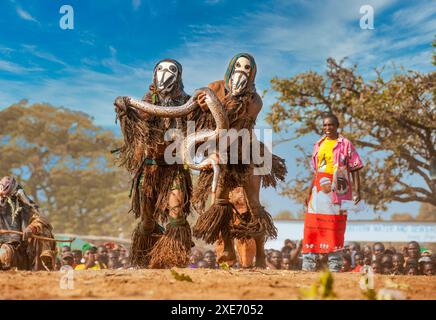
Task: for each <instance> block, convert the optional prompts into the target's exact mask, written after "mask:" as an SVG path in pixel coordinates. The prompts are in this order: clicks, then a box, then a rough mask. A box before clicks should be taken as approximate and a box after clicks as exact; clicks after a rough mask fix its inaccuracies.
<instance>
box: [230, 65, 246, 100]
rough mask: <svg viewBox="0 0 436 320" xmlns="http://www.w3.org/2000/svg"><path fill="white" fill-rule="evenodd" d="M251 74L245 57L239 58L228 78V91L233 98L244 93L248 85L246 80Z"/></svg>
mask: <svg viewBox="0 0 436 320" xmlns="http://www.w3.org/2000/svg"><path fill="white" fill-rule="evenodd" d="M250 74H251V65H250V60H248V59H247V58H245V57H239V58H238V60H236V63H235V67H234V70H233V74H232V76H231V77H230V84H229V85H230V91H231V94H232V95H233V96H237V95H240V94H242V93H244V91H245V89H246V88H247V85H248V79H249V78H250Z"/></svg>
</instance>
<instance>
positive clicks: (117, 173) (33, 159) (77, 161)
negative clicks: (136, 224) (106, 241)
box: [0, 100, 134, 236]
mask: <svg viewBox="0 0 436 320" xmlns="http://www.w3.org/2000/svg"><path fill="white" fill-rule="evenodd" d="M0 123H1V124H2V125H1V126H0V175H2V176H4V175H10V174H13V175H15V176H17V178H18V180H19V182H20V183H21V184H22V185H23V187H24V189H25V191H26V192H27V193H28V194H29V195H30V196H31V197H32V198H33V199H34V200H35V201H36V202H37V203H38V204H39V205H40V207H41V209H42V212H43V213H45V214H46V215H47V216H48V218H49V219H50V221H51V223H52V224H53V227H54V231H55V232H57V233H79V234H95V235H111V236H118V235H119V233H120V232H122V231H124V232H126V233H127V232H130V230H131V228H132V222H133V220H134V219H132V217H131V216H130V215H128V214H127V211H128V209H129V199H128V192H127V190H128V189H129V186H128V180H127V178H128V177H127V175H126V174H125V173H124V172H122V170H120V169H119V168H117V167H116V166H115V164H114V163H113V159H112V158H111V154H110V150H111V149H113V148H115V147H116V146H117V144H119V143H118V142H117V140H116V138H115V136H114V134H113V133H112V132H111V131H109V130H103V129H101V128H99V127H97V126H95V125H94V124H93V119H92V118H91V117H89V116H88V115H86V114H84V113H81V112H75V111H71V110H68V109H65V108H57V107H54V106H51V105H49V104H45V103H43V104H40V103H36V104H33V105H28V103H27V101H26V100H22V101H20V102H19V103H17V104H14V105H12V106H10V107H8V108H6V109H3V110H2V111H0Z"/></svg>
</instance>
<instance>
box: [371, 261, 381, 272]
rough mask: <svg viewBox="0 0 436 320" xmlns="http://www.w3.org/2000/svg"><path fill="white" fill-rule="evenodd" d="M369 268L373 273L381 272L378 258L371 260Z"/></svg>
mask: <svg viewBox="0 0 436 320" xmlns="http://www.w3.org/2000/svg"><path fill="white" fill-rule="evenodd" d="M371 268H372V271H373V272H374V273H381V265H380V262H379V261H378V260H373V261H372V262H371Z"/></svg>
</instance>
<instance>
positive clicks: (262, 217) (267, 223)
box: [231, 207, 277, 239]
mask: <svg viewBox="0 0 436 320" xmlns="http://www.w3.org/2000/svg"><path fill="white" fill-rule="evenodd" d="M253 211H254V212H253V213H252V217H251V221H250V222H248V223H246V222H241V223H239V224H237V225H236V224H235V225H232V226H231V235H232V237H233V238H237V239H247V238H254V237H259V236H265V238H266V239H276V238H277V228H276V226H275V225H274V222H273V219H272V217H271V214H270V213H269V212H268V211H266V210H265V208H264V207H258V208H255V209H253Z"/></svg>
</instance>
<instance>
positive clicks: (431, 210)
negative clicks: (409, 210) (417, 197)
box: [416, 203, 436, 222]
mask: <svg viewBox="0 0 436 320" xmlns="http://www.w3.org/2000/svg"><path fill="white" fill-rule="evenodd" d="M416 220H418V221H433V222H435V221H436V206H432V205H431V204H429V203H423V204H421V207H420V208H419V213H418V215H417V216H416Z"/></svg>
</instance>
